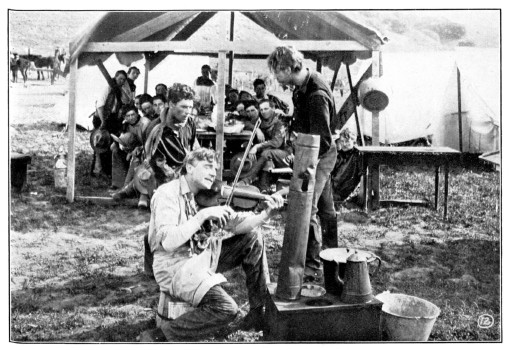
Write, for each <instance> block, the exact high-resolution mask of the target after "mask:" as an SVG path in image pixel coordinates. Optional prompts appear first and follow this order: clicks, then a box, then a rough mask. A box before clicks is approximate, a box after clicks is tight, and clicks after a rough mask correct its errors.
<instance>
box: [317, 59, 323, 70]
mask: <svg viewBox="0 0 510 350" xmlns="http://www.w3.org/2000/svg"><path fill="white" fill-rule="evenodd" d="M316 70H317V72H319V73H322V58H320V57H317V69H316Z"/></svg>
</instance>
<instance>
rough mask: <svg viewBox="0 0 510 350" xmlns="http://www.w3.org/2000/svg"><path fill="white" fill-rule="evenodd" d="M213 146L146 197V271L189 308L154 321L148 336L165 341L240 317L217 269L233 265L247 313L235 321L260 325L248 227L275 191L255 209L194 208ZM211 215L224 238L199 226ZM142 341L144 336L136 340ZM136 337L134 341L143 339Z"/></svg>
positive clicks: (206, 184) (254, 238) (211, 169)
mask: <svg viewBox="0 0 510 350" xmlns="http://www.w3.org/2000/svg"><path fill="white" fill-rule="evenodd" d="M216 169H217V163H216V159H215V153H214V151H213V150H210V149H206V148H199V149H196V150H194V151H192V152H190V153H189V154H188V155H187V156H186V158H185V159H184V162H183V167H182V170H181V176H180V177H178V178H176V179H174V180H172V181H170V182H168V183H166V184H163V185H161V186H160V187H159V188H158V189H157V190H156V192H155V193H154V196H153V198H152V200H151V219H150V225H149V244H150V248H151V250H152V252H153V253H154V263H153V269H154V276H155V279H156V281H157V283H158V284H159V286H160V289H161V291H163V292H166V293H168V294H169V295H170V296H171V297H173V298H176V299H181V300H183V301H185V302H188V303H190V304H191V305H192V306H194V307H195V308H194V309H193V310H192V311H190V312H188V313H185V314H183V315H181V316H179V317H177V318H175V319H174V320H164V319H163V320H162V323H161V327H160V329H157V330H154V331H151V332H152V334H151V337H153V338H160V339H161V338H162V334H161V333H163V334H164V338H166V339H167V340H168V341H186V340H188V341H189V340H193V339H197V337H204V336H208V335H211V334H214V333H216V332H218V331H221V330H224V329H226V328H227V326H228V325H229V324H231V323H232V322H234V321H235V323H237V321H240V320H241V313H240V311H239V308H238V306H237V304H236V303H235V301H234V299H232V297H231V296H229V295H228V294H227V293H226V292H225V290H224V289H223V288H222V287H221V283H223V282H226V279H225V277H224V276H223V275H221V273H222V272H224V271H227V270H230V269H233V268H234V267H236V266H238V265H241V266H242V267H243V270H244V272H245V274H246V287H247V290H248V299H249V302H250V312H249V313H248V314H247V315H246V317H244V318H243V319H242V321H241V322H240V328H241V329H244V330H248V329H252V328H254V329H255V330H257V331H258V330H261V329H262V325H263V305H264V301H265V298H266V296H267V295H266V293H267V287H266V278H265V275H266V269H267V267H265V264H264V256H265V254H264V253H265V247H264V242H263V239H262V237H261V235H260V233H256V232H254V229H255V228H256V227H258V226H260V225H261V224H263V223H264V222H266V221H267V220H268V219H269V218H270V217H271V215H272V214H273V212H274V211H275V209H277V208H279V207H281V206H282V205H283V199H282V197H281V196H280V195H273V196H271V197H269V196H267V197H266V201H265V203H264V204H265V209H264V210H263V211H262V212H261V213H259V214H253V213H236V212H235V211H234V210H233V209H232V208H230V207H228V206H213V207H208V208H204V209H202V210H200V211H198V210H197V207H196V202H195V195H196V194H197V193H198V192H199V191H201V190H208V189H210V188H211V186H212V185H213V182H214V180H215V178H216ZM208 220H212V221H215V222H216V223H217V225H218V226H219V227H221V230H222V232H228V233H230V234H233V235H232V236H230V237H228V238H221V237H220V235H218V234H217V232H216V233H212V232H205V231H204V230H203V229H202V228H201V227H202V226H203V224H204V223H205V222H206V221H208ZM143 339H144V338H143ZM143 339H142V341H143Z"/></svg>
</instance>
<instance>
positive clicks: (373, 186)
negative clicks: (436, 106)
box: [368, 51, 381, 210]
mask: <svg viewBox="0 0 510 350" xmlns="http://www.w3.org/2000/svg"><path fill="white" fill-rule="evenodd" d="M380 63H381V52H380V51H373V52H372V76H373V77H379V76H380V75H381V64H380ZM379 130H380V129H379V112H377V111H376V112H372V146H376V147H379ZM368 174H369V179H368V181H369V185H368V188H369V193H368V197H370V198H371V199H370V201H369V209H370V210H375V209H378V208H379V197H380V196H379V188H380V181H379V174H380V167H379V165H373V166H371V167H370V168H369V169H368Z"/></svg>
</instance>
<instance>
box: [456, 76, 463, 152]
mask: <svg viewBox="0 0 510 350" xmlns="http://www.w3.org/2000/svg"><path fill="white" fill-rule="evenodd" d="M457 108H458V113H459V151H460V152H461V153H462V93H461V86H460V70H459V67H458V66H457Z"/></svg>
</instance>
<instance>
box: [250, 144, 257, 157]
mask: <svg viewBox="0 0 510 350" xmlns="http://www.w3.org/2000/svg"><path fill="white" fill-rule="evenodd" d="M257 149H258V147H257V145H255V146H253V147H252V148H251V149H250V152H248V158H249V159H251V160H257Z"/></svg>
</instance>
